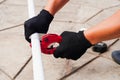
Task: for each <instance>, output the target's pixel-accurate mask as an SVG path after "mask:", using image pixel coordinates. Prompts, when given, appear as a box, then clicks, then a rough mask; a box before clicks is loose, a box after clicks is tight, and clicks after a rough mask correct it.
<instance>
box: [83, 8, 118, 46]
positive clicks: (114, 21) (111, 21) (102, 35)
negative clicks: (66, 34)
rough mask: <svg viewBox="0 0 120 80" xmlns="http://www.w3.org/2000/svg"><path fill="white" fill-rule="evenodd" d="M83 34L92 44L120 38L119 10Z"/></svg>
mask: <svg viewBox="0 0 120 80" xmlns="http://www.w3.org/2000/svg"><path fill="white" fill-rule="evenodd" d="M84 34H85V36H86V38H87V39H88V40H89V41H90V42H91V43H92V44H95V43H98V42H100V41H104V40H110V39H114V38H117V37H120V10H119V11H118V12H116V13H115V14H113V15H112V16H110V17H109V18H107V19H106V20H104V21H102V22H101V23H99V24H97V25H95V26H94V27H92V28H90V29H88V30H86V31H85V32H84Z"/></svg>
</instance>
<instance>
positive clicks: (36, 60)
mask: <svg viewBox="0 0 120 80" xmlns="http://www.w3.org/2000/svg"><path fill="white" fill-rule="evenodd" d="M34 9H35V8H34V2H33V0H28V12H29V18H32V17H33V16H35V11H34ZM33 27H34V26H33ZM30 38H31V44H32V60H33V76H34V77H33V78H34V80H44V72H43V64H42V59H41V47H40V40H39V34H38V33H34V34H32V35H31V37H30Z"/></svg>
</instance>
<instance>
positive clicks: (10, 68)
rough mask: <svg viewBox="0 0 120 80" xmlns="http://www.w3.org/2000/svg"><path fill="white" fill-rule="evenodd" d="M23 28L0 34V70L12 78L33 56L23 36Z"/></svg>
mask: <svg viewBox="0 0 120 80" xmlns="http://www.w3.org/2000/svg"><path fill="white" fill-rule="evenodd" d="M23 31H24V30H23V26H20V27H17V28H14V29H9V30H6V31H1V32H0V40H1V41H0V45H1V46H0V69H2V70H4V71H5V72H6V73H8V74H9V75H10V76H11V77H12V78H13V77H14V76H15V75H16V74H17V72H18V71H19V70H20V69H21V67H22V66H23V65H24V64H25V62H26V61H27V60H28V59H29V57H30V55H31V49H30V48H29V44H28V43H27V42H26V41H25V39H24V35H23Z"/></svg>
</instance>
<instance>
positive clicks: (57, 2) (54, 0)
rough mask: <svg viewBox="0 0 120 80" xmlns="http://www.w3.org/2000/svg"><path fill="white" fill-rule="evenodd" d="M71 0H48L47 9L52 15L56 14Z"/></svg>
mask: <svg viewBox="0 0 120 80" xmlns="http://www.w3.org/2000/svg"><path fill="white" fill-rule="evenodd" d="M68 1H69V0H48V3H47V5H46V6H45V8H44V9H45V10H47V11H49V13H51V14H52V15H55V13H56V12H57V11H59V10H60V9H61V8H62V7H63V6H64V5H65V4H66V3H67V2H68Z"/></svg>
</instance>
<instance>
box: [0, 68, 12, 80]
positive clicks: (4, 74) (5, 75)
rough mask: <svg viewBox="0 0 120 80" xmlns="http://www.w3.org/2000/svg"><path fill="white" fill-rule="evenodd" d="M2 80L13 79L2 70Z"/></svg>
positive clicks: (0, 79)
mask: <svg viewBox="0 0 120 80" xmlns="http://www.w3.org/2000/svg"><path fill="white" fill-rule="evenodd" d="M0 80H12V78H11V77H10V76H9V75H8V74H6V73H5V72H4V71H3V70H0Z"/></svg>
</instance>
